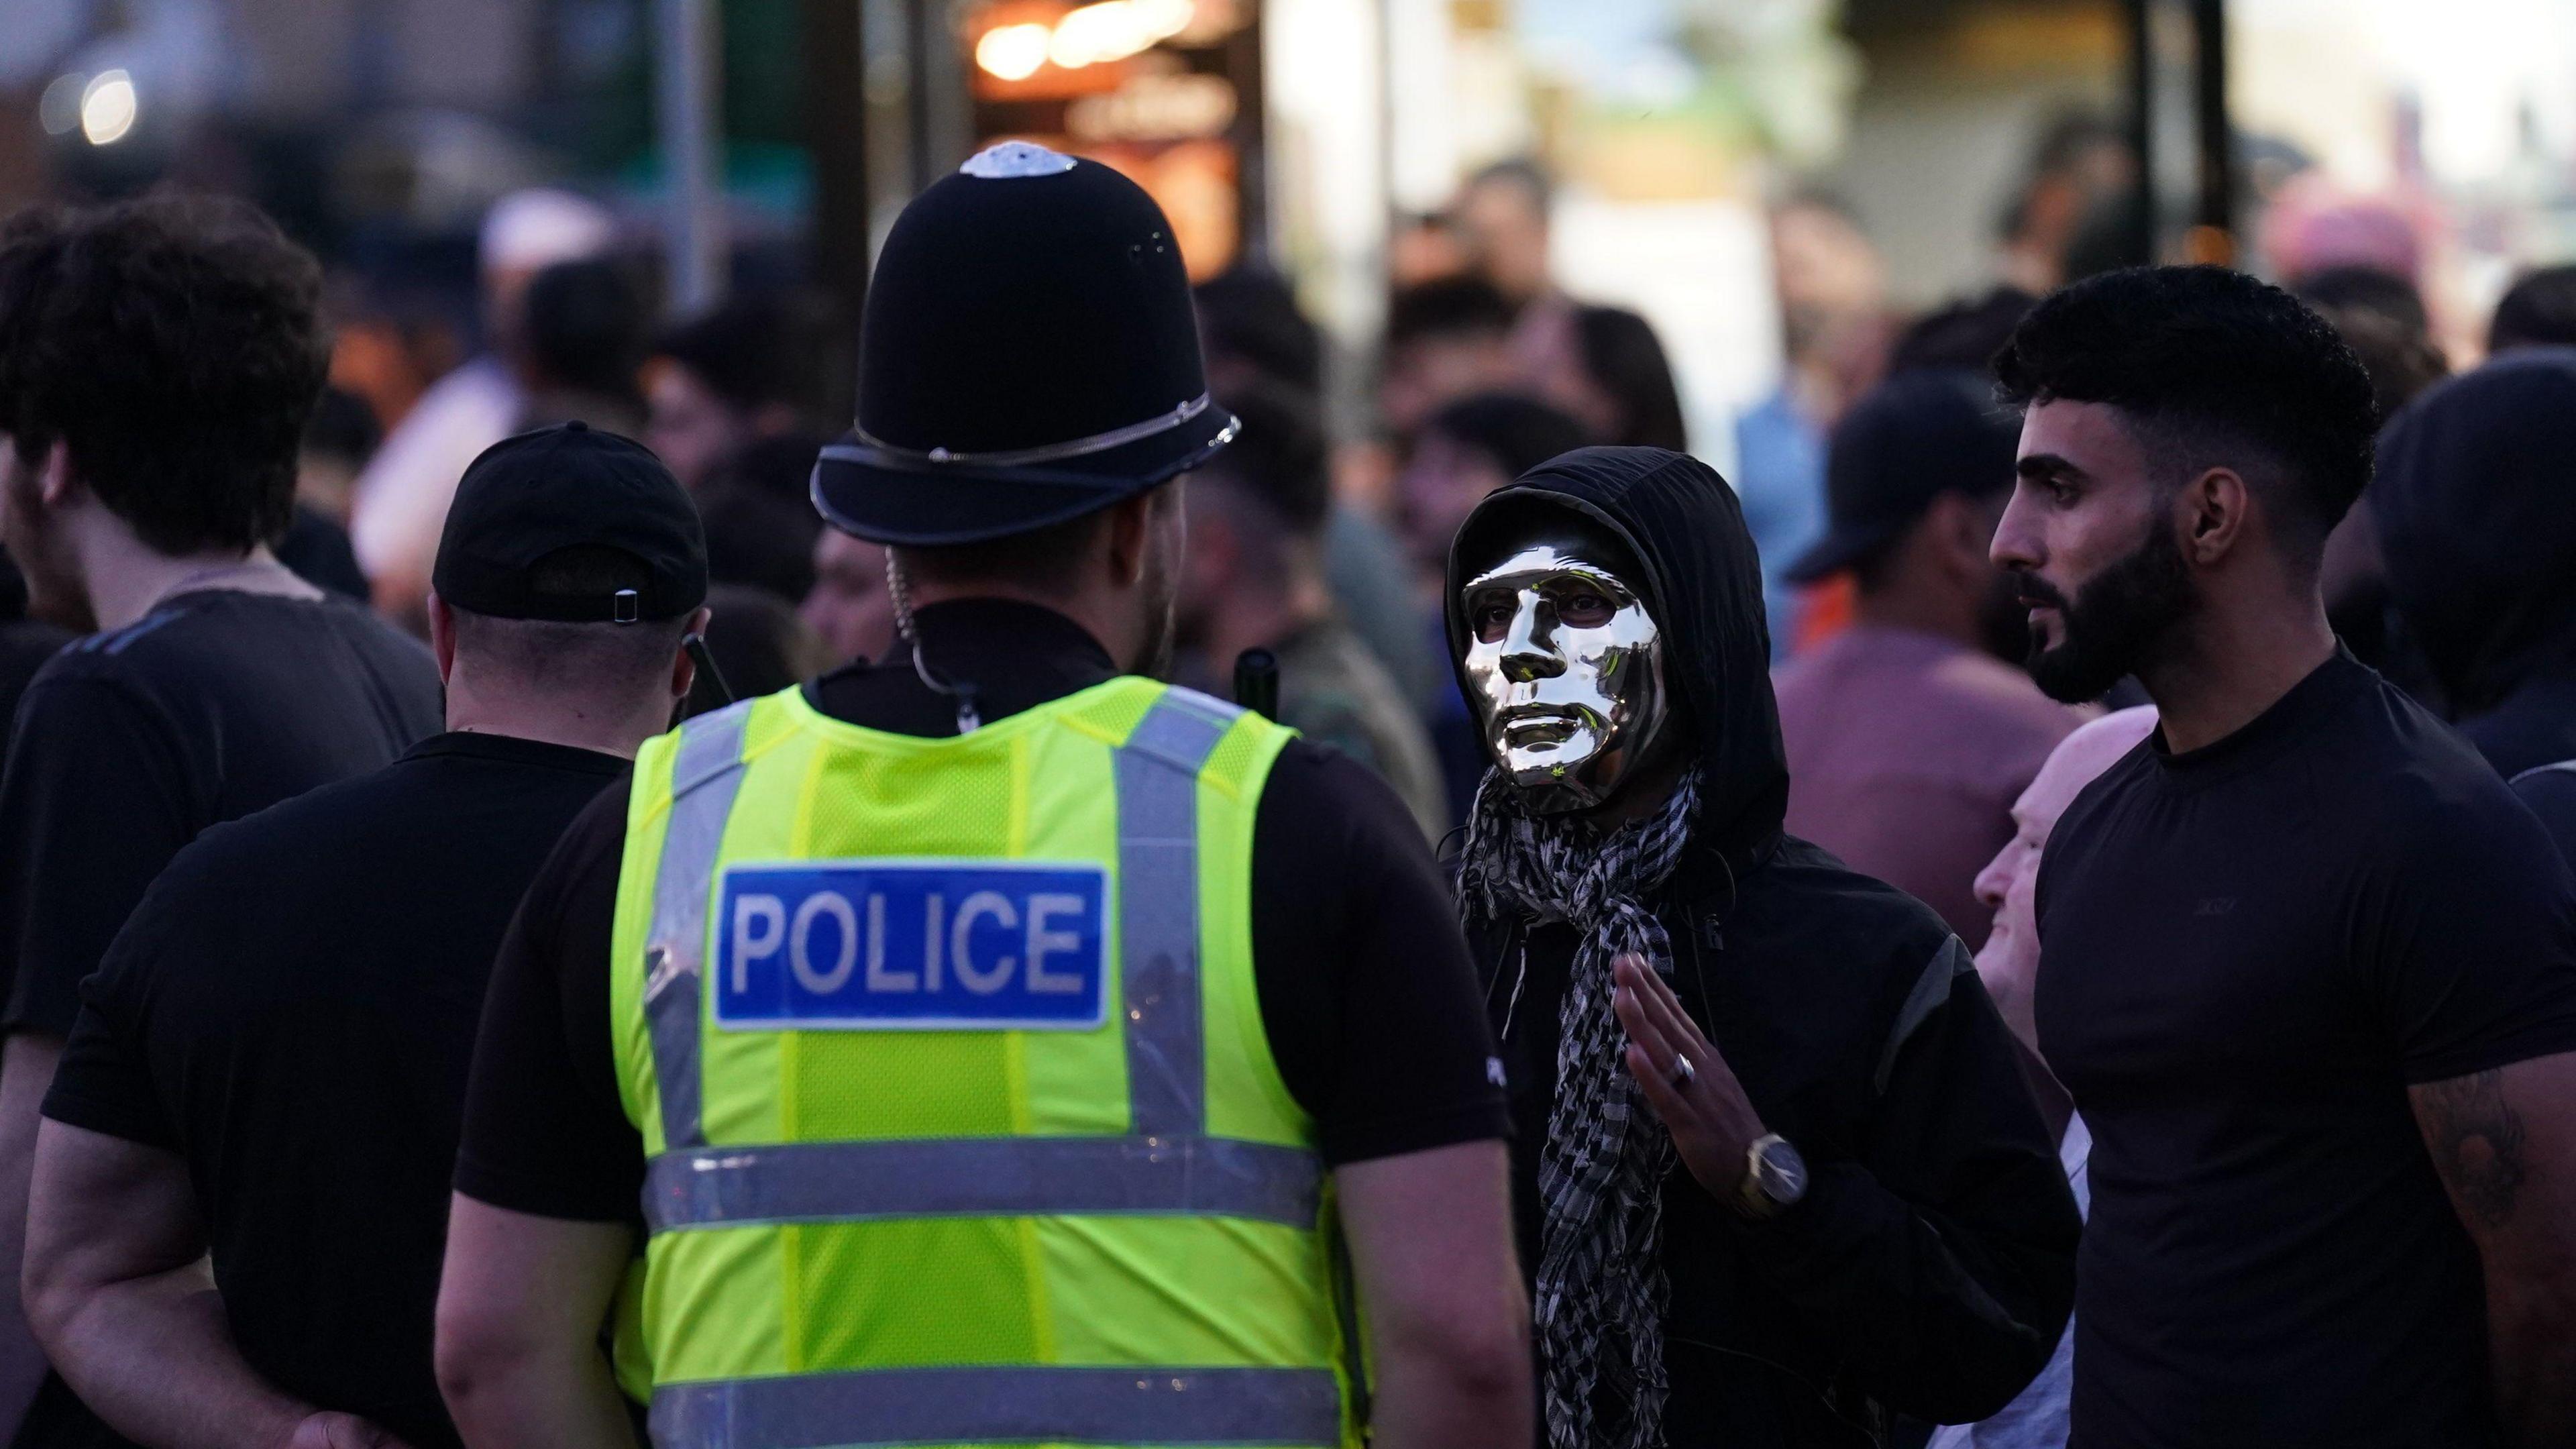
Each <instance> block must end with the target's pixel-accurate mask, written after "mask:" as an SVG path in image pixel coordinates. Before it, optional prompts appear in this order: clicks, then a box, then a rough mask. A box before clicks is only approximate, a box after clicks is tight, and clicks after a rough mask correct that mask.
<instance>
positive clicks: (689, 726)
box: [644, 699, 752, 1148]
mask: <svg viewBox="0 0 2576 1449" xmlns="http://www.w3.org/2000/svg"><path fill="white" fill-rule="evenodd" d="M751 705H752V702H751V701H750V700H747V699H746V700H744V701H743V702H741V703H740V704H736V705H732V706H729V707H727V708H725V709H720V710H717V711H716V712H714V713H713V714H702V715H699V716H698V717H697V718H695V719H692V720H689V721H687V722H685V723H683V724H682V725H681V726H680V748H679V758H677V759H675V760H673V761H672V762H671V818H670V823H669V825H668V826H667V827H665V830H664V834H663V838H662V861H661V864H660V866H659V867H658V868H657V869H656V870H655V871H654V874H653V927H652V932H651V935H650V936H649V937H648V938H647V939H646V942H645V950H644V1022H645V1025H646V1027H647V1028H648V1029H649V1030H650V1032H651V1033H652V1038H653V1078H654V1081H655V1082H656V1083H657V1084H658V1086H659V1088H660V1093H661V1098H662V1139H663V1141H664V1142H665V1143H667V1144H668V1145H669V1146H671V1147H673V1148H682V1147H701V1146H704V1145H705V1144H706V1140H707V1134H706V1125H705V1123H704V1121H703V1120H702V1115H701V1103H702V1101H703V1082H702V1079H701V1077H700V1075H699V1067H698V1015H699V1012H700V1010H701V1007H700V1004H699V1003H700V1001H701V999H702V997H703V996H704V994H705V976H706V973H705V971H704V970H703V969H702V968H703V966H704V964H705V963H704V957H705V955H706V945H707V894H708V888H709V885H710V883H711V882H713V881H714V879H715V873H716V848H717V847H718V846H719V845H720V844H722V843H723V841H724V828H725V819H726V817H728V816H730V815H731V814H732V813H733V797H734V794H735V792H736V791H738V790H740V789H741V788H742V741H743V733H744V730H745V728H746V727H747V726H748V724H749V722H750V719H751Z"/></svg>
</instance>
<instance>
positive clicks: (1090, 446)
mask: <svg viewBox="0 0 2576 1449" xmlns="http://www.w3.org/2000/svg"><path fill="white" fill-rule="evenodd" d="M1209 402H1210V399H1209V397H1208V395H1207V394H1206V393H1200V394H1199V395H1198V396H1197V397H1194V398H1191V399H1190V400H1189V401H1187V402H1184V403H1181V404H1180V405H1178V406H1176V407H1174V408H1173V409H1172V410H1171V411H1170V412H1164V413H1156V414H1154V415H1153V416H1152V417H1150V418H1147V419H1145V420H1144V421H1143V422H1141V423H1129V424H1128V425H1127V426H1125V427H1123V428H1111V429H1109V430H1108V431H1107V432H1102V433H1093V434H1090V435H1089V436H1087V437H1080V438H1069V439H1067V440H1065V441H1064V442H1061V443H1045V444H1041V445H1039V446H1038V447H1034V448H1013V449H1010V450H1008V451H1002V452H991V453H970V452H965V451H962V450H960V449H956V448H907V447H904V446H903V445H902V444H900V443H889V442H887V441H886V440H885V439H883V438H878V437H872V436H870V435H869V433H868V431H867V429H865V428H861V427H853V428H851V429H850V436H851V437H854V438H856V439H858V440H859V445H858V446H857V447H852V446H850V445H849V444H847V443H835V444H833V445H831V446H830V447H827V448H825V449H824V450H823V456H824V457H826V458H830V459H831V460H833V461H834V462H837V463H874V462H876V461H878V459H879V458H891V459H893V460H895V461H897V462H899V463H915V464H919V463H970V464H973V465H975V466H977V467H981V468H1015V467H1026V466H1028V465H1029V464H1031V463H1054V462H1059V461H1061V460H1063V459H1066V458H1080V457H1085V456H1088V455H1090V454H1092V453H1105V452H1108V451H1109V450H1110V449H1112V448H1117V447H1124V446H1125V445H1127V444H1129V443H1137V442H1142V441H1144V440H1145V439H1147V438H1150V437H1153V436H1154V435H1156V434H1158V433H1168V432H1170V431H1171V430H1172V429H1174V428H1177V427H1179V426H1180V425H1181V424H1183V423H1186V422H1188V421H1189V420H1190V419H1192V418H1194V417H1197V416H1198V415H1199V414H1201V413H1203V412H1206V411H1207V410H1208V405H1209ZM871 455H874V456H871Z"/></svg>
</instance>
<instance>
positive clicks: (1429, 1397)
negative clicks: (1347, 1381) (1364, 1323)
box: [1370, 1350, 1531, 1449]
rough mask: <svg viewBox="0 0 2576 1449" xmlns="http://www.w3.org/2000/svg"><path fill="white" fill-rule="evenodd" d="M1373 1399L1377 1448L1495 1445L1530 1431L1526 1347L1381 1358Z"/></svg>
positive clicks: (1481, 1448) (1521, 1439) (1522, 1439)
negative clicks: (1476, 1354) (1463, 1355)
mask: <svg viewBox="0 0 2576 1449" xmlns="http://www.w3.org/2000/svg"><path fill="white" fill-rule="evenodd" d="M1378 1374H1379V1377H1378V1381H1377V1383H1376V1384H1374V1385H1372V1386H1371V1387H1372V1388H1373V1389H1374V1391H1375V1397H1374V1398H1373V1400H1372V1401H1371V1406H1372V1408H1373V1410H1374V1414H1373V1418H1374V1420H1375V1425H1374V1428H1375V1434H1374V1435H1373V1437H1372V1438H1371V1441H1370V1442H1371V1443H1373V1444H1374V1445H1375V1446H1376V1449H1492V1446H1495V1445H1520V1444H1526V1443H1528V1442H1529V1434H1530V1394H1531V1389H1530V1362H1529V1356H1528V1354H1527V1352H1526V1351H1525V1350H1524V1351H1520V1352H1512V1353H1507V1354H1503V1355H1500V1356H1497V1355H1493V1354H1486V1355H1483V1356H1481V1358H1479V1359H1475V1360H1460V1359H1454V1358H1453V1359H1434V1358H1431V1357H1429V1356H1427V1355H1425V1356H1417V1355H1412V1354H1403V1353H1399V1354H1395V1355H1392V1356H1388V1355H1381V1356H1380V1358H1379V1360H1378Z"/></svg>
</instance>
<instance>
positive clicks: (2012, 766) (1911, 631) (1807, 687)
mask: <svg viewBox="0 0 2576 1449" xmlns="http://www.w3.org/2000/svg"><path fill="white" fill-rule="evenodd" d="M1990 394H1991V388H1990V387H1989V385H1988V384H1987V383H1986V381H1985V380H1984V379H1983V378H1981V377H1978V376H1976V375H1975V374H1972V373H1967V372H1953V371H1947V370H1941V369H1923V370H1917V371H1912V372H1905V373H1900V374H1898V375H1897V376H1895V377H1893V378H1890V379H1889V380H1888V381H1886V382H1884V383H1881V384H1880V385H1879V386H1878V387H1877V388H1876V389H1875V390H1873V391H1872V392H1870V393H1869V394H1868V395H1867V396H1865V397H1863V398H1862V399H1861V400H1860V401H1859V402H1858V403H1855V404H1854V405H1853V406H1852V410H1851V411H1850V412H1849V413H1847V414H1845V415H1844V417H1843V419H1842V421H1841V422H1840V423H1838V424H1836V425H1835V427H1834V433H1833V438H1832V442H1831V450H1830V451H1829V452H1828V454H1827V455H1826V463H1825V490H1826V503H1827V507H1828V508H1829V510H1830V513H1831V518H1832V523H1831V526H1830V527H1829V528H1828V529H1827V530H1826V533H1825V536H1824V537H1823V538H1822V539H1820V540H1818V541H1817V542H1816V544H1815V545H1814V546H1813V547H1811V548H1809V549H1808V550H1807V552H1806V553H1805V554H1804V555H1803V556H1802V557H1800V558H1799V559H1798V561H1797V562H1796V563H1794V564H1792V565H1791V566H1790V569H1789V578H1790V579H1792V580H1793V581H1795V582H1798V583H1807V582H1811V581H1813V580H1816V579H1820V578H1823V577H1825V576H1826V575H1829V574H1833V573H1836V572H1840V571H1844V570H1849V571H1850V572H1851V574H1852V576H1853V581H1854V584H1855V588H1854V594H1855V599H1854V603H1853V615H1854V618H1853V621H1852V625H1851V627H1850V628H1848V629H1845V630H1844V631H1843V632H1842V633H1840V634H1837V635H1835V636H1834V637H1833V638H1831V639H1828V640H1826V641H1825V642H1824V643H1823V644H1822V645H1821V646H1819V647H1817V648H1814V649H1811V650H1809V651H1807V652H1806V653H1803V654H1801V655H1799V656H1798V657H1797V658H1795V659H1793V660H1791V661H1789V662H1788V663H1787V664H1785V665H1783V666H1781V667H1780V668H1779V669H1778V670H1777V671H1776V672H1775V675H1774V678H1773V681H1772V688H1773V690H1774V691H1775V692H1776V693H1777V694H1778V696H1779V700H1780V734H1781V738H1782V740H1783V741H1784V742H1785V743H1786V744H1787V745H1788V748H1789V781H1790V784H1789V814H1788V819H1787V827H1788V829H1789V830H1790V832H1791V833H1793V834H1795V835H1798V836H1801V837H1803V838H1805V839H1808V840H1812V841H1814V842H1815V843H1816V844H1818V845H1821V846H1823V847H1824V848H1825V849H1827V850H1830V851H1832V852H1833V853H1834V854H1835V855H1837V856H1839V857H1841V858H1842V861H1843V863H1844V864H1846V865H1848V866H1850V867H1851V868H1852V869H1854V870H1856V871H1859V872H1861V873H1862V874H1864V875H1871V876H1876V877H1877V878H1879V879H1880V880H1883V881H1886V882H1887V883H1888V884H1889V885H1892V886H1894V887H1896V888H1897V889H1898V890H1901V891H1903V892H1905V893H1906V894H1907V895H1910V896H1913V897H1914V898H1915V899H1917V900H1919V901H1921V902H1923V903H1924V904H1925V905H1927V906H1930V907H1931V908H1932V909H1933V910H1935V911H1938V912H1939V913H1940V915H1941V919H1942V920H1943V922H1945V923H1946V924H1947V925H1948V926H1949V927H1950V929H1951V930H1953V931H1956V932H1958V933H1959V937H1960V939H1961V940H1965V941H1982V940H1984V939H1985V938H1986V930H1987V927H1988V926H1989V925H1991V924H1992V922H1993V919H1994V915H1993V912H1992V911H1991V910H1990V909H1989V908H1988V907H1987V906H1986V905H1984V904H1983V903H1982V902H1980V901H1979V900H1978V899H1977V894H1976V890H1975V882H1976V878H1977V871H1978V869H1979V868H1980V867H1981V866H1983V865H1984V864H1985V863H1986V862H1987V861H1988V860H1990V859H1992V858H1993V857H1994V853H1995V852H1996V851H1997V850H1998V849H2000V848H2001V847H2002V846H2003V843H2004V842H2005V841H2007V840H2010V839H2011V838H2012V834H2013V821H2012V803H2013V800H2014V799H2015V798H2016V797H2018V796H2019V795H2020V794H2021V792H2022V790H2023V789H2024V788H2026V787H2027V786H2028V785H2029V784H2030V782H2031V779H2032V778H2033V777H2034V776H2036V775H2037V774H2038V773H2039V767H2040V765H2041V763H2042V762H2044V761H2045V760H2047V758H2048V752H2049V751H2050V750H2052V749H2054V748H2056V746H2057V742H2058V741H2059V740H2062V739H2064V738H2065V737H2066V736H2067V734H2068V733H2069V732H2070V731H2072V730H2073V729H2074V728H2075V727H2076V726H2077V725H2079V724H2081V723H2083V716H2082V715H2081V714H2079V713H2078V712H2077V711H2075V710H2073V709H2070V708H2068V707H2067V706H2065V705H2062V704H2058V703H2055V702H2053V701H2051V700H2050V699H2049V698H2048V697H2047V696H2045V695H2043V694H2041V693H2040V692H2039V686H2038V685H2036V684H2033V683H2031V681H2030V676H2029V675H2027V674H2025V673H2023V672H2022V670H2021V668H2020V667H2019V665H2020V661H2021V657H2022V655H2023V653H2024V652H2025V651H2026V650H2027V649H2028V647H2029V635H2030V629H2029V626H2028V625H2027V624H2025V623H2024V622H2023V619H2022V615H2023V612H2024V611H2023V609H2022V607H2021V605H2020V604H2019V602H2018V601H2017V600H2016V599H2015V598H2014V597H2013V590H2012V579H2011V577H2010V576H2009V575H2007V574H2006V573H2005V572H2004V571H2003V570H2002V569H1999V568H1997V567H1995V566H1994V564H1993V563H1992V562H1990V561H1988V559H1987V558H1986V545H1987V544H1988V543H1990V542H1992V541H1993V539H1994V536H1995V520H1997V519H1998V518H2001V517H2002V516H2003V509H2004V500H2005V499H2006V498H2007V497H2009V496H2010V495H2011V493H2012V483H2013V443H2014V437H2015V434H2016V431H2017V429H2016V425H2015V424H2014V421H2013V417H2012V415H2011V414H2010V413H2008V412H2005V411H2003V410H2001V409H1999V408H1997V407H1995V406H1994V404H1993V401H1992V398H1991V396H1990Z"/></svg>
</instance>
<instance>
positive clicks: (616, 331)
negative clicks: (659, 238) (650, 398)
mask: <svg viewBox="0 0 2576 1449" xmlns="http://www.w3.org/2000/svg"><path fill="white" fill-rule="evenodd" d="M526 311H527V323H526V325H527V350H528V360H529V361H530V362H531V363H533V364H534V365H535V367H536V370H537V371H538V373H540V374H541V375H542V376H543V378H544V380H545V381H546V382H549V383H552V384H554V385H556V386H558V387H568V388H577V389H579V390H581V391H584V392H596V393H603V394H606V395H607V396H610V397H616V398H629V399H631V398H633V397H634V396H635V395H636V392H637V389H636V385H635V373H636V369H637V368H638V367H640V366H641V365H642V364H643V361H644V346H645V337H646V330H647V327H648V326H649V322H648V319H647V313H646V310H645V304H644V293H643V289H642V288H640V287H638V286H636V285H635V283H634V281H633V279H632V278H630V277H628V276H627V274H626V270H625V268H623V267H621V266H619V265H618V264H617V263H615V262H611V261H597V260H593V261H576V262H557V263H555V264H554V265H553V266H550V267H548V268H546V269H545V270H544V271H541V272H539V273H537V275H536V277H535V278H534V279H533V280H531V281H530V282H529V283H528V298H527V304H526Z"/></svg>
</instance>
